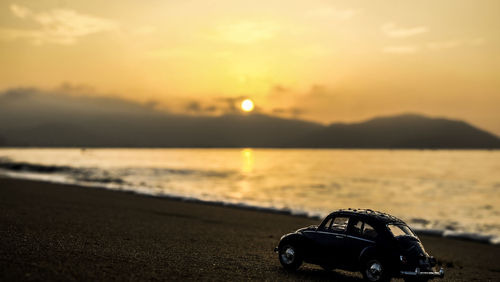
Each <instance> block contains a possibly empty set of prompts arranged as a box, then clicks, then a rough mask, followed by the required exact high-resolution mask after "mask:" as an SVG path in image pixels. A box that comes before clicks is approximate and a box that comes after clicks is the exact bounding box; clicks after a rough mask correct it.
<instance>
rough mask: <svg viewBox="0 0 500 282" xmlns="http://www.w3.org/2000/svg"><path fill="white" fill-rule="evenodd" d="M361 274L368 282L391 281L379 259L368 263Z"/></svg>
mask: <svg viewBox="0 0 500 282" xmlns="http://www.w3.org/2000/svg"><path fill="white" fill-rule="evenodd" d="M361 274H363V278H364V279H365V280H366V281H371V282H379V281H389V280H390V277H389V275H388V273H387V270H386V269H385V267H384V264H383V263H382V261H380V260H379V259H370V260H368V261H366V263H365V264H364V267H363V269H362V271H361Z"/></svg>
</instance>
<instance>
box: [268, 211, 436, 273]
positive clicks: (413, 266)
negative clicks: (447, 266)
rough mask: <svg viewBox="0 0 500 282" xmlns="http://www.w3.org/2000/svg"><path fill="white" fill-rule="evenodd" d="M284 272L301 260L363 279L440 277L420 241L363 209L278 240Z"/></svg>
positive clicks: (402, 227) (340, 213)
mask: <svg viewBox="0 0 500 282" xmlns="http://www.w3.org/2000/svg"><path fill="white" fill-rule="evenodd" d="M275 252H277V253H278V258H279V261H280V262H281V264H282V265H283V267H284V268H285V269H286V270H290V271H293V270H296V269H298V268H299V267H300V266H301V265H302V262H307V263H312V264H317V265H320V266H321V267H323V269H325V270H331V269H334V268H339V269H343V270H348V271H361V274H362V275H363V277H364V279H365V280H367V281H389V280H390V279H391V278H392V277H401V278H404V279H405V280H411V281H415V280H417V281H426V280H429V279H432V278H435V277H444V270H443V269H442V268H441V269H440V270H439V271H435V270H434V267H435V265H436V259H434V257H432V256H429V254H427V253H426V252H425V250H424V246H423V245H422V243H421V242H420V239H419V238H418V237H417V235H415V233H414V232H413V231H412V230H411V228H410V227H408V225H406V223H404V222H403V221H402V220H400V219H398V218H396V217H394V216H392V215H389V214H385V213H381V212H377V211H372V210H368V209H347V210H338V211H335V212H332V213H331V214H329V215H328V216H327V217H326V218H325V219H324V220H323V221H322V222H321V224H320V225H319V226H310V227H306V228H301V229H299V230H297V231H295V232H293V233H290V234H286V235H284V236H283V237H281V239H280V242H279V245H278V247H276V248H275Z"/></svg>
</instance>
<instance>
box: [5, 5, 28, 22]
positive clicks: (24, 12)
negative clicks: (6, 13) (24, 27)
mask: <svg viewBox="0 0 500 282" xmlns="http://www.w3.org/2000/svg"><path fill="white" fill-rule="evenodd" d="M10 11H11V12H12V14H14V16H16V17H18V18H21V19H24V18H26V17H27V16H29V15H31V11H30V10H29V9H28V8H26V7H23V6H18V5H16V4H12V5H10Z"/></svg>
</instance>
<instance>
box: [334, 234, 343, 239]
mask: <svg viewBox="0 0 500 282" xmlns="http://www.w3.org/2000/svg"><path fill="white" fill-rule="evenodd" d="M335 238H337V239H344V238H345V237H344V236H341V235H335Z"/></svg>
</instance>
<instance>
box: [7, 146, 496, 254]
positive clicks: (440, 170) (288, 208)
mask: <svg viewBox="0 0 500 282" xmlns="http://www.w3.org/2000/svg"><path fill="white" fill-rule="evenodd" d="M0 176H5V177H14V178H23V179H34V180H41V181H47V182H54V183H69V184H76V185H80V186H84V187H88V188H89V189H91V188H94V189H95V188H102V189H110V190H119V191H129V192H133V193H138V194H146V195H151V196H154V197H167V198H177V199H181V200H186V201H201V202H209V203H213V204H220V205H227V206H238V207H242V208H247V209H257V210H265V211H270V212H277V213H289V214H293V215H300V216H307V217H312V218H316V219H317V220H318V222H319V221H320V219H321V218H322V217H324V216H325V215H327V214H328V213H330V212H332V211H334V210H337V209H343V208H367V209H373V210H378V211H382V212H386V213H390V214H392V215H395V216H397V217H399V218H401V219H403V220H404V221H406V222H407V223H408V224H409V225H410V226H411V227H412V228H413V229H414V230H416V231H417V232H420V233H425V234H434V235H437V236H443V237H454V238H462V239H469V240H476V241H481V242H485V243H489V244H500V151H495V150H345V149H325V150H324V149H254V148H242V149H128V148H124V149H106V148H103V149H65V148H60V149H52V148H51V149H40V148H32V149H9V148H7V149H0ZM297 227H300V226H297Z"/></svg>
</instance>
